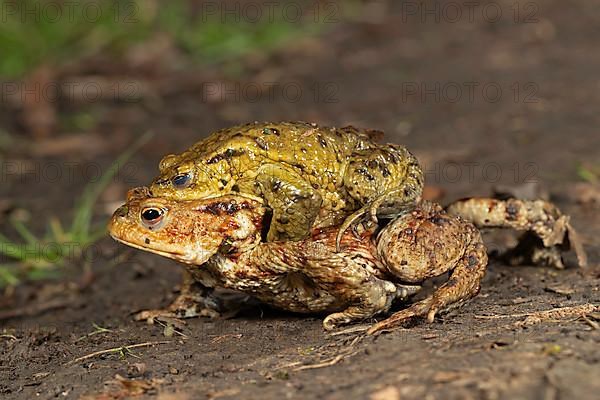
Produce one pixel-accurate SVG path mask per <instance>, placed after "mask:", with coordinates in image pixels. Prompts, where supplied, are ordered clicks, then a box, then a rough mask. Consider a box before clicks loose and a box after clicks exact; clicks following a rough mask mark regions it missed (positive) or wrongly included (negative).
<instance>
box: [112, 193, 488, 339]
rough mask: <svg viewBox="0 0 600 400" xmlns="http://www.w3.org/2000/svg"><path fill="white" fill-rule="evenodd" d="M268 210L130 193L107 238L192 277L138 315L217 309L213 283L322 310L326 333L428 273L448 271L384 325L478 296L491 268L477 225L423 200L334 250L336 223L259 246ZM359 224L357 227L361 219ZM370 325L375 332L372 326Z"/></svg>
mask: <svg viewBox="0 0 600 400" xmlns="http://www.w3.org/2000/svg"><path fill="white" fill-rule="evenodd" d="M265 211H266V208H265V205H264V204H263V203H262V201H260V200H257V199H253V198H248V197H243V196H239V195H228V196H222V197H218V198H211V199H204V200H189V201H176V200H170V199H163V198H156V197H151V196H150V194H149V191H148V190H147V189H145V188H138V189H134V190H131V191H130V193H129V195H128V201H127V204H125V205H124V206H122V207H121V208H119V209H118V210H117V211H116V212H115V213H114V215H113V217H112V219H111V222H110V225H109V231H110V234H111V236H112V237H113V238H114V239H116V240H118V241H120V242H122V243H125V244H127V245H129V246H132V247H135V248H138V249H142V250H146V251H149V252H153V253H156V254H159V255H162V256H165V257H169V258H172V259H174V260H177V261H180V262H182V263H184V264H185V265H186V270H187V273H188V274H189V275H188V279H187V280H186V281H185V282H184V288H183V289H182V293H181V296H180V297H179V298H178V299H177V300H176V301H175V302H174V303H173V304H172V305H171V306H170V307H169V308H168V309H167V310H159V311H147V312H143V313H142V314H141V317H144V318H150V317H154V316H174V317H177V316H180V317H183V316H193V315H211V314H215V309H214V307H213V305H214V302H213V301H211V300H210V299H209V296H207V292H208V291H210V288H215V287H224V288H229V289H234V290H237V291H240V292H243V293H246V294H249V295H252V296H254V297H256V298H258V299H259V300H261V301H263V302H265V303H268V304H271V305H273V306H275V307H278V308H281V309H284V310H289V311H293V312H298V313H328V314H329V315H327V317H326V318H325V320H324V321H323V326H324V327H325V329H333V328H335V327H336V326H338V325H341V324H347V323H351V322H355V321H361V320H364V319H368V318H371V317H373V316H375V315H377V314H379V313H382V312H386V311H388V310H389V308H390V306H391V304H392V303H393V302H394V301H396V300H399V299H405V298H407V297H408V296H410V295H412V294H414V293H415V292H417V291H418V290H419V288H420V286H419V284H420V283H421V282H422V281H423V280H425V279H428V278H431V277H434V276H438V275H441V274H444V273H446V272H450V276H449V279H448V281H447V282H446V283H445V284H443V285H441V286H440V287H439V288H438V289H437V290H436V291H435V292H434V293H433V294H431V295H430V296H429V297H426V298H425V299H424V300H421V301H419V302H417V303H415V304H413V305H411V306H409V307H408V308H406V309H404V310H402V311H400V312H399V313H397V314H395V315H393V316H392V317H390V319H389V320H388V321H393V324H390V323H386V321H383V322H380V323H379V324H380V325H378V328H375V330H377V329H384V328H389V327H390V326H392V325H395V324H398V323H400V322H401V321H403V320H405V319H407V318H411V317H413V316H426V317H427V319H428V320H430V321H432V320H433V318H434V317H435V315H436V313H437V312H438V311H440V310H444V309H446V308H448V307H449V306H452V305H454V304H458V303H461V302H463V301H465V300H467V299H469V298H471V297H473V296H475V295H476V294H477V293H478V291H479V288H480V282H481V279H482V278H483V276H484V273H485V268H486V264H487V254H486V249H485V247H484V245H483V243H482V240H481V236H480V234H479V231H478V230H477V229H476V228H475V227H474V226H473V225H472V224H471V223H469V222H466V221H464V220H463V219H461V218H460V217H453V216H450V215H448V214H446V213H445V212H444V211H443V209H442V208H441V207H440V206H438V205H436V204H432V203H429V202H423V203H421V204H420V205H418V206H417V208H416V209H415V210H413V211H412V212H410V213H407V214H404V215H402V216H400V217H398V218H396V219H395V220H393V221H391V222H390V223H389V224H388V225H387V226H385V227H384V228H383V229H381V231H380V232H379V233H378V234H377V229H378V228H377V227H376V226H374V225H373V224H371V225H373V227H371V228H365V229H359V230H358V231H357V232H354V233H350V232H348V233H345V234H344V235H343V236H342V237H341V240H342V245H343V246H342V248H343V250H342V251H341V252H336V235H337V229H336V228H335V227H330V228H320V229H315V230H313V231H312V233H311V236H310V237H309V238H306V239H303V240H300V241H283V242H263V241H262V240H261V232H262V231H263V230H264V229H265V228H267V226H265V223H266V220H265V215H266V212H265ZM361 226H362V225H361ZM375 330H373V331H372V332H374V331H375Z"/></svg>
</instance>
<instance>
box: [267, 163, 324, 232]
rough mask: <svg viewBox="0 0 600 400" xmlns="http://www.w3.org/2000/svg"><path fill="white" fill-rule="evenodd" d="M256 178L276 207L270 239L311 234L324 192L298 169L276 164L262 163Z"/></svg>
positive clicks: (269, 203) (272, 206)
mask: <svg viewBox="0 0 600 400" xmlns="http://www.w3.org/2000/svg"><path fill="white" fill-rule="evenodd" d="M256 182H257V183H258V185H259V186H260V190H261V193H262V195H263V196H264V197H265V199H266V200H267V204H268V205H269V207H271V208H272V209H273V219H272V220H271V226H270V228H269V232H268V234H267V241H269V242H273V241H282V240H291V241H298V240H302V239H304V238H306V237H307V236H308V235H309V234H310V230H311V227H312V225H313V222H314V221H315V219H316V218H317V215H318V213H319V211H320V209H321V203H322V199H321V196H320V195H319V194H318V193H317V192H316V191H315V190H314V189H313V187H312V186H311V184H310V183H309V182H307V181H306V180H305V179H303V178H302V177H301V176H300V175H298V173H296V172H295V171H293V170H291V169H289V168H285V167H283V166H281V165H277V164H266V165H263V166H261V167H260V169H259V171H258V175H257V177H256Z"/></svg>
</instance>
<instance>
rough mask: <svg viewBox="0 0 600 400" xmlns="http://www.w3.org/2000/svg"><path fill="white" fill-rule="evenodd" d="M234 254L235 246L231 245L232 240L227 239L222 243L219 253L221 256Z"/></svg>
mask: <svg viewBox="0 0 600 400" xmlns="http://www.w3.org/2000/svg"><path fill="white" fill-rule="evenodd" d="M232 252H233V245H232V243H231V239H230V238H228V237H226V238H225V239H224V240H223V242H222V243H221V246H220V247H219V253H221V254H229V253H232Z"/></svg>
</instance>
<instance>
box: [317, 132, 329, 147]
mask: <svg viewBox="0 0 600 400" xmlns="http://www.w3.org/2000/svg"><path fill="white" fill-rule="evenodd" d="M317 140H318V141H319V144H320V145H321V147H323V148H325V147H327V141H326V140H325V139H323V137H322V136H320V135H319V136H317Z"/></svg>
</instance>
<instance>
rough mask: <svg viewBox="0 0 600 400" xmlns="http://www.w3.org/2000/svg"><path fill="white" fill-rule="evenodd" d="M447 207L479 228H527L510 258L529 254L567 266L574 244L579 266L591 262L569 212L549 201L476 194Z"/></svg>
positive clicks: (541, 261) (540, 260)
mask: <svg viewBox="0 0 600 400" xmlns="http://www.w3.org/2000/svg"><path fill="white" fill-rule="evenodd" d="M447 211H448V213H449V214H452V215H458V216H460V217H462V218H464V219H466V220H468V221H470V222H472V223H473V224H474V225H475V226H477V227H478V228H512V229H515V230H517V231H525V232H526V234H525V235H524V236H523V238H522V239H521V241H520V243H519V245H518V246H517V247H516V248H515V249H512V250H510V251H509V252H508V256H509V258H510V259H514V258H513V257H516V259H522V258H525V261H531V262H533V263H534V264H544V265H550V266H554V267H557V268H564V264H563V260H562V254H563V252H565V251H568V250H570V249H571V248H572V249H573V250H574V251H575V254H576V256H577V262H578V264H579V266H580V267H585V266H586V265H587V256H586V253H585V250H584V249H583V246H582V244H581V240H580V239H579V235H578V234H577V232H576V231H575V229H574V228H573V227H572V226H571V224H570V221H569V216H567V215H563V214H562V213H561V212H560V210H559V209H558V208H557V207H556V206H554V205H553V204H551V203H549V202H547V201H544V200H518V199H509V200H496V199H491V198H472V199H466V200H459V201H457V202H455V203H452V204H450V205H449V206H448V207H447ZM536 239H537V240H536Z"/></svg>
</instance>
